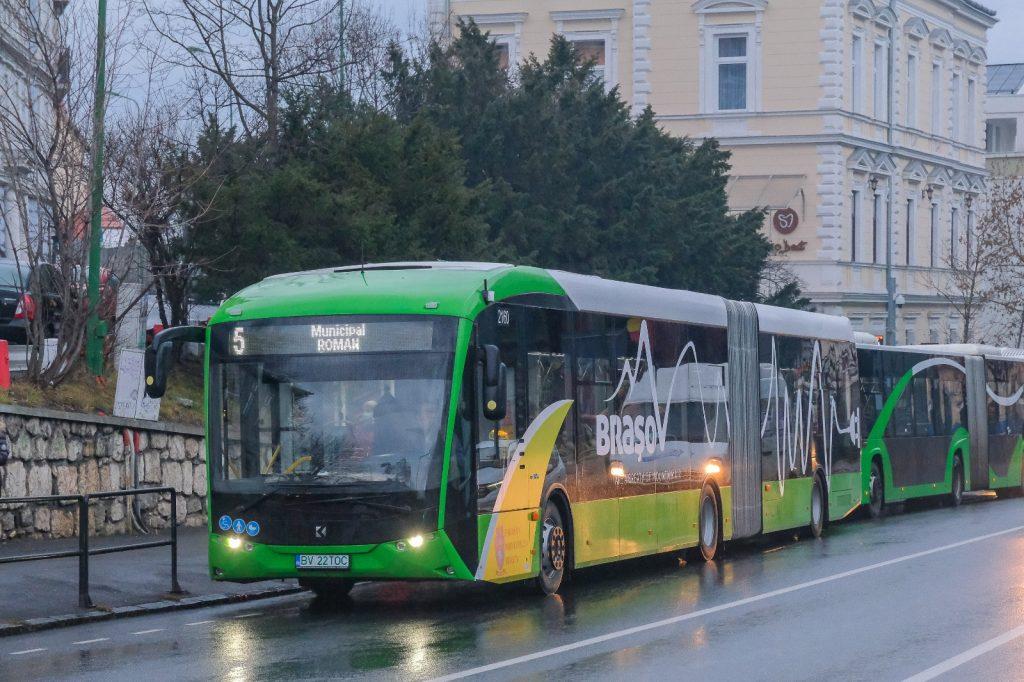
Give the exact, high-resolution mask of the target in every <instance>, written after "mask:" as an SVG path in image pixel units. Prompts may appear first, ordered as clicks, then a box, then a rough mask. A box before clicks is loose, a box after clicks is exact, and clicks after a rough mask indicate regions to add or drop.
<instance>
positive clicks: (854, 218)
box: [850, 189, 860, 263]
mask: <svg viewBox="0 0 1024 682" xmlns="http://www.w3.org/2000/svg"><path fill="white" fill-rule="evenodd" d="M858 241H860V190H857V189H855V190H853V196H852V197H851V210H850V262H851V263H856V262H857V242H858Z"/></svg>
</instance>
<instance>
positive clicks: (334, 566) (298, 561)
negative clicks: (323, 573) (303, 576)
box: [295, 554, 349, 571]
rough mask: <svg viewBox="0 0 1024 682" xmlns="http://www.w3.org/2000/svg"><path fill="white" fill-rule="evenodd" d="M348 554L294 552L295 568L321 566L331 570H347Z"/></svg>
mask: <svg viewBox="0 0 1024 682" xmlns="http://www.w3.org/2000/svg"><path fill="white" fill-rule="evenodd" d="M348 565H349V556H348V554H296V555H295V568H323V569H327V570H333V571H347V570H348Z"/></svg>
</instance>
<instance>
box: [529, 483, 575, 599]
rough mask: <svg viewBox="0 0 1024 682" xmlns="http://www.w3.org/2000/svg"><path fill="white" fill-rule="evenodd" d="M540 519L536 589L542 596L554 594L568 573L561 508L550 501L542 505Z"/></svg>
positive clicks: (567, 534)
mask: <svg viewBox="0 0 1024 682" xmlns="http://www.w3.org/2000/svg"><path fill="white" fill-rule="evenodd" d="M542 518H543V522H542V524H541V532H540V572H539V573H538V574H537V578H536V581H537V589H538V590H540V592H541V593H542V594H555V593H556V592H558V590H559V589H560V588H561V587H562V585H563V584H564V583H565V582H567V580H566V578H567V576H568V573H569V540H570V538H569V532H568V526H567V524H566V519H565V517H564V515H563V513H562V510H561V508H559V506H558V504H557V503H556V502H555V501H554V500H552V499H549V500H548V501H547V502H546V503H545V504H544V515H543V517H542Z"/></svg>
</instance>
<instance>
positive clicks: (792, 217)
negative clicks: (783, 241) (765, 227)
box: [772, 208, 800, 234]
mask: <svg viewBox="0 0 1024 682" xmlns="http://www.w3.org/2000/svg"><path fill="white" fill-rule="evenodd" d="M799 224H800V216H798V215H797V212H796V211H794V210H793V209H791V208H780V209H779V210H777V211H776V212H775V213H773V214H772V227H774V228H775V231H776V232H778V233H779V234H793V231H794V230H796V228H797V225H799Z"/></svg>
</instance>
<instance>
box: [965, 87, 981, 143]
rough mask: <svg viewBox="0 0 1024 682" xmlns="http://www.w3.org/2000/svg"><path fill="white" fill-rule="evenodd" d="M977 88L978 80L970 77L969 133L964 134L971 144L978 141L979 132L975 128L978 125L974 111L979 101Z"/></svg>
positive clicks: (968, 90) (968, 94)
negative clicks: (976, 92)
mask: <svg viewBox="0 0 1024 682" xmlns="http://www.w3.org/2000/svg"><path fill="white" fill-rule="evenodd" d="M976 90H977V81H975V80H974V79H973V78H968V79H967V116H966V119H967V134H966V135H965V136H964V139H965V140H966V141H967V144H971V145H973V144H975V143H976V142H977V141H978V133H977V131H976V130H975V128H977V125H976V124H975V122H974V121H975V118H974V116H975V111H974V109H975V107H976V106H977V101H976V97H977V95H976V94H975V91H976Z"/></svg>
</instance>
